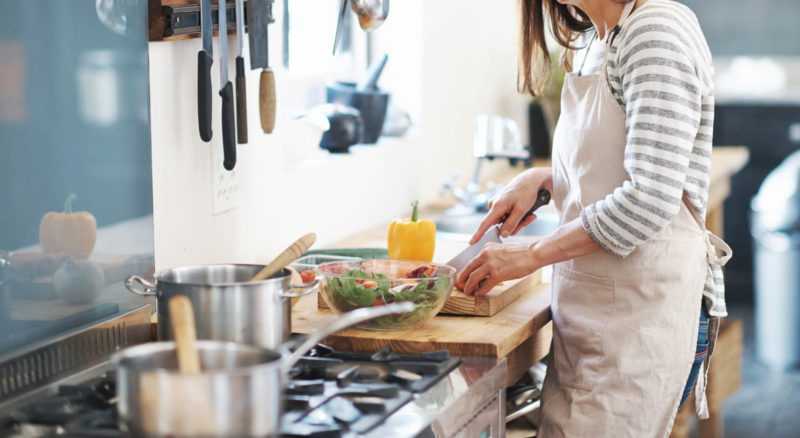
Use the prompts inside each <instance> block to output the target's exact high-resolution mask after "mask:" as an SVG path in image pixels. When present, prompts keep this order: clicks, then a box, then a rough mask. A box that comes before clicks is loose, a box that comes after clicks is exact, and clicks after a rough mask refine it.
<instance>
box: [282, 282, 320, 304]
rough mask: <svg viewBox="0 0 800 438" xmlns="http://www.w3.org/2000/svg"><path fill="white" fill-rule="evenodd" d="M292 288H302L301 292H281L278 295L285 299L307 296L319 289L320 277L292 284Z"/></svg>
mask: <svg viewBox="0 0 800 438" xmlns="http://www.w3.org/2000/svg"><path fill="white" fill-rule="evenodd" d="M291 287H292V290H295V289H302V290H301V291H300V292H281V293H279V294H278V297H280V298H283V299H288V298H300V297H303V296H306V295H308V294H310V293H312V292H314V291H316V290H317V289H319V278H315V279H314V280H311V281H309V282H308V283H300V284H294V283H292V284H291Z"/></svg>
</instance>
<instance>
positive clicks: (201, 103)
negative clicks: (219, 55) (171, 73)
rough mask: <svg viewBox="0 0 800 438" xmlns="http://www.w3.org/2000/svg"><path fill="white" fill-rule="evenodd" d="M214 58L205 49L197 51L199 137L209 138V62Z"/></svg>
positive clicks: (207, 139)
mask: <svg viewBox="0 0 800 438" xmlns="http://www.w3.org/2000/svg"><path fill="white" fill-rule="evenodd" d="M213 63H214V59H213V58H212V57H210V56H208V53H206V52H205V50H201V51H199V52H197V124H198V126H199V127H200V138H201V139H203V141H210V140H211V132H212V131H211V64H213Z"/></svg>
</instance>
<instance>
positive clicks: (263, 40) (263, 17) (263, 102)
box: [247, 0, 276, 134]
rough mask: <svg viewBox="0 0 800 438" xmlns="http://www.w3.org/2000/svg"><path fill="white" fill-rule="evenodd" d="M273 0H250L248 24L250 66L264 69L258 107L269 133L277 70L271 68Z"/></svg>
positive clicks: (270, 130) (272, 121)
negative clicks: (269, 32)
mask: <svg viewBox="0 0 800 438" xmlns="http://www.w3.org/2000/svg"><path fill="white" fill-rule="evenodd" d="M271 4H272V1H271V0H248V2H247V25H248V27H249V28H248V33H249V35H250V68H251V69H252V70H255V69H262V70H261V78H260V80H259V83H258V109H259V116H260V117H259V118H260V121H261V129H262V130H263V131H264V132H265V133H267V134H269V133H271V132H272V130H273V129H275V110H276V103H275V102H276V99H275V72H273V71H272V69H271V68H269V35H268V32H267V27H268V25H269V23H270V22H271V20H270V17H271V15H272V13H271V9H272V6H271Z"/></svg>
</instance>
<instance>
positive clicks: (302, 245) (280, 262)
mask: <svg viewBox="0 0 800 438" xmlns="http://www.w3.org/2000/svg"><path fill="white" fill-rule="evenodd" d="M315 240H317V235H316V234H315V233H308V234H306V235H305V236H303V237H301V238H299V239H297V241H295V242H294V243H293V244H292V245H291V246H290V247H288V248H286V249H285V250H284V251H283V252H282V253H280V254H278V257H275V260H273V261H272V262H271V263H270V264H268V265H267V266H265V267H264V269H262V270H260V271H259V272H258V274H256V275H255V276H254V277H253V278H251V279H250V281H261V280H265V279H267V278H269V277H272V275H273V274H275V273H276V272H278V271H280V270H281V269H283V268H284V267H286V265H288V264H289V263H291V262H293V261H295V260H296V259H297V258H298V257H300V256H302V255H303V254H305V252H306V251H308V248H311V245H313V244H314V241H315Z"/></svg>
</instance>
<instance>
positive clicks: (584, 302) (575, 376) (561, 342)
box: [551, 265, 614, 390]
mask: <svg viewBox="0 0 800 438" xmlns="http://www.w3.org/2000/svg"><path fill="white" fill-rule="evenodd" d="M552 283H553V285H552V288H553V303H552V304H551V310H552V314H553V360H554V365H555V367H556V371H557V372H556V375H557V376H558V383H559V384H560V385H563V386H567V387H571V388H575V389H583V390H591V389H592V385H593V384H594V382H595V381H596V378H597V374H598V370H599V369H600V365H601V362H602V360H603V345H602V332H603V329H604V328H605V326H606V324H607V323H608V321H609V319H610V317H611V314H612V313H613V310H614V280H612V279H610V278H607V277H599V276H596V275H592V274H587V273H584V272H578V271H574V270H572V269H569V268H567V267H565V266H563V265H557V267H556V269H555V270H554V272H553V281H552Z"/></svg>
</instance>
